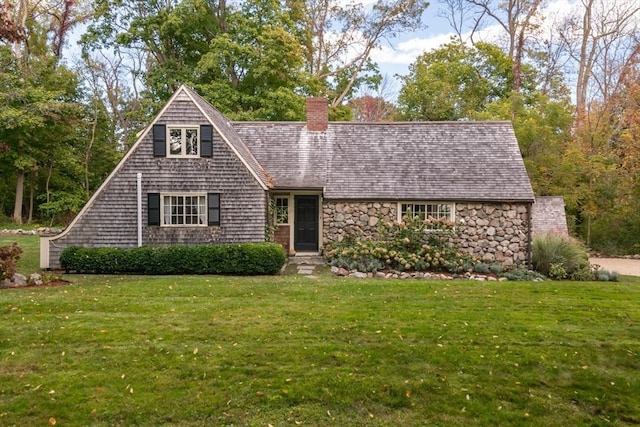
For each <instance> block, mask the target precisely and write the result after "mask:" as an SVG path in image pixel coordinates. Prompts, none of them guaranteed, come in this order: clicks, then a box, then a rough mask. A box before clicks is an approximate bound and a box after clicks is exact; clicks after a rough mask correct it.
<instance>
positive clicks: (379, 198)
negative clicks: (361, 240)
mask: <svg viewBox="0 0 640 427" xmlns="http://www.w3.org/2000/svg"><path fill="white" fill-rule="evenodd" d="M533 202H534V196H533V192H532V189H531V185H530V182H529V178H528V176H527V173H526V171H525V168H524V164H523V161H522V157H521V154H520V151H519V149H518V143H517V141H516V138H515V135H514V132H513V129H512V127H511V124H510V123H508V122H469V121H467V122H462V121H461V122H428V123H425V122H408V123H404V122H402V123H401V122H394V123H346V122H328V114H327V102H326V100H324V99H321V98H310V99H308V100H307V121H306V122H230V121H229V120H228V119H227V118H226V117H225V116H224V115H222V114H221V113H220V112H219V111H217V110H216V109H215V108H214V107H212V106H211V105H210V104H209V103H207V102H206V101H205V100H204V99H203V98H201V97H200V96H199V95H198V94H196V93H195V92H194V91H193V90H192V89H190V88H188V87H186V86H182V87H180V88H179V89H178V90H177V92H176V93H175V94H174V95H173V96H172V97H171V99H170V100H169V101H168V102H167V104H166V105H165V107H164V108H163V109H162V110H161V111H160V113H159V114H158V115H157V116H156V117H155V119H154V120H153V122H152V123H151V124H150V125H149V127H148V128H147V129H145V130H144V131H143V132H141V134H140V136H139V138H138V140H137V141H136V143H135V144H134V145H133V146H132V147H131V149H130V150H129V151H128V152H127V154H126V155H125V156H124V158H123V159H122V160H121V161H120V163H119V164H118V165H117V167H116V168H115V170H114V171H113V172H112V173H111V174H110V175H109V177H108V178H107V179H106V180H105V182H104V183H103V184H102V185H101V186H100V188H99V189H98V190H97V191H96V193H95V194H94V195H93V196H92V197H91V199H90V200H89V201H88V202H87V204H86V205H85V206H84V208H83V209H82V210H81V211H80V213H79V214H78V215H77V216H76V218H75V219H74V220H73V221H72V222H71V224H70V225H69V226H68V227H67V228H66V229H65V230H64V231H63V232H62V233H60V234H59V235H57V236H53V237H50V238H43V241H42V242H41V266H42V267H43V268H57V267H59V256H60V253H61V251H62V250H63V249H64V248H67V247H69V246H86V247H121V248H127V247H134V246H140V245H172V244H206V243H211V244H214V243H229V242H249V241H263V240H264V239H265V236H266V235H267V230H268V229H269V224H271V223H276V224H277V227H276V229H275V239H276V240H277V241H278V242H280V243H281V244H282V245H283V246H284V247H285V249H286V250H287V251H289V252H294V251H295V252H297V253H300V252H318V251H320V250H321V249H322V247H323V245H324V244H326V243H327V242H330V241H335V240H342V239H343V238H344V237H345V236H346V235H348V233H350V232H353V231H354V230H356V229H358V230H360V231H362V232H364V233H370V234H373V233H375V232H376V229H377V223H378V221H380V220H390V221H394V220H400V219H401V217H402V216H403V215H406V214H411V215H421V216H429V215H430V216H433V217H447V218H449V219H451V220H452V221H454V222H455V223H456V224H457V230H458V235H459V242H458V243H459V244H460V245H461V246H462V247H463V248H464V249H466V250H468V251H469V252H471V253H473V254H474V255H476V256H477V257H479V258H481V259H484V260H486V261H490V262H499V263H502V264H504V265H505V266H512V265H519V264H525V263H527V262H528V260H529V253H530V251H529V243H530V240H531V211H532V204H533Z"/></svg>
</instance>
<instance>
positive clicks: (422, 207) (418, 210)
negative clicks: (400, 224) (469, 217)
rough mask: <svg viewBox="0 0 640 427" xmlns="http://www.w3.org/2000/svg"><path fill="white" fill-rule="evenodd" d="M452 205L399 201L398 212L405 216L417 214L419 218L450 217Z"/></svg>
mask: <svg viewBox="0 0 640 427" xmlns="http://www.w3.org/2000/svg"><path fill="white" fill-rule="evenodd" d="M452 211H453V210H452V206H451V204H448V203H401V204H400V213H401V217H405V216H411V217H414V216H417V217H419V218H421V219H427V218H430V217H431V218H434V219H439V218H446V219H449V220H451V219H453V218H452V216H451V215H452Z"/></svg>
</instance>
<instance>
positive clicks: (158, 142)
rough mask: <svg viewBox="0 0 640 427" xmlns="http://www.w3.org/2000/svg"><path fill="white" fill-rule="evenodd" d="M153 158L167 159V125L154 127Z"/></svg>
mask: <svg viewBox="0 0 640 427" xmlns="http://www.w3.org/2000/svg"><path fill="white" fill-rule="evenodd" d="M153 157H167V126H166V125H158V124H156V125H153Z"/></svg>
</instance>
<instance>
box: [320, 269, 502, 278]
mask: <svg viewBox="0 0 640 427" xmlns="http://www.w3.org/2000/svg"><path fill="white" fill-rule="evenodd" d="M331 272H332V273H333V274H335V275H336V276H342V277H355V278H358V279H373V278H376V279H428V280H454V279H462V280H476V281H479V282H485V281H489V282H506V281H507V280H508V279H507V278H506V277H495V276H491V275H487V274H478V273H464V274H451V273H429V272H425V271H412V272H407V271H395V270H390V271H378V272H376V273H363V272H361V271H357V270H351V271H349V270H347V269H345V268H339V267H335V266H334V267H331Z"/></svg>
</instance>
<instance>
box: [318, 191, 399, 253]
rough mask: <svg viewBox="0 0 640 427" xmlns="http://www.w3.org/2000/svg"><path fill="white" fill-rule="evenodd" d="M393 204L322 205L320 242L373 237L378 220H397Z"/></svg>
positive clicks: (394, 204) (342, 203)
mask: <svg viewBox="0 0 640 427" xmlns="http://www.w3.org/2000/svg"><path fill="white" fill-rule="evenodd" d="M397 208H398V204H397V203H395V202H360V203H358V202H332V201H327V200H324V201H323V203H322V224H323V230H322V241H323V243H329V242H336V241H337V242H341V241H342V240H344V238H345V237H347V236H349V235H357V234H361V233H362V234H364V235H365V236H374V235H376V234H377V232H378V220H379V218H383V219H386V220H387V221H396V220H397V218H398V217H397V215H398V214H397Z"/></svg>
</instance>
